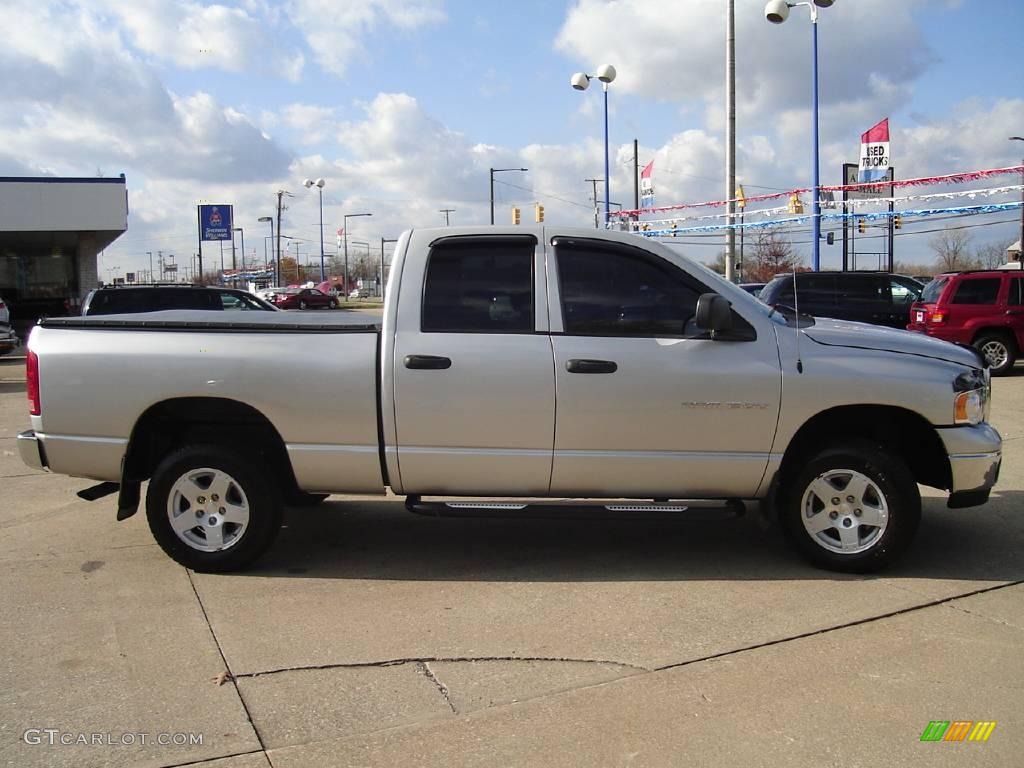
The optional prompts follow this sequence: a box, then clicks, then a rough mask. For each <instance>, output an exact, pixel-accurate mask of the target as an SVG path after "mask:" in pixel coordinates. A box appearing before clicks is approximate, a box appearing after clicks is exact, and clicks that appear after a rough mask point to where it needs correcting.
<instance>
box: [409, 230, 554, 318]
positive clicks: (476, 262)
mask: <svg viewBox="0 0 1024 768" xmlns="http://www.w3.org/2000/svg"><path fill="white" fill-rule="evenodd" d="M535 249H536V242H535V241H534V240H533V239H532V238H523V237H519V238H515V239H514V240H500V239H495V241H494V242H485V241H484V240H483V239H481V238H473V239H468V240H467V241H466V242H462V243H460V242H459V241H458V240H457V239H453V240H451V241H449V242H442V243H439V244H438V245H435V246H434V247H433V248H432V249H431V251H430V258H429V260H428V261H427V278H426V284H425V286H424V289H423V318H422V329H423V331H424V332H434V333H531V332H532V331H533V328H534V322H533V316H534V311H533V255H534V250H535Z"/></svg>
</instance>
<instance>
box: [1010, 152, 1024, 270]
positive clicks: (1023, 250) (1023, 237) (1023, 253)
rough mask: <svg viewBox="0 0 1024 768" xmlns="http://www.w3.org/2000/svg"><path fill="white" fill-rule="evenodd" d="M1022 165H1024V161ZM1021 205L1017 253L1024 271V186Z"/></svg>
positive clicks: (1023, 178)
mask: <svg viewBox="0 0 1024 768" xmlns="http://www.w3.org/2000/svg"><path fill="white" fill-rule="evenodd" d="M1010 141H1024V136H1011V137H1010ZM1021 163H1024V160H1022V161H1021ZM1020 182H1021V184H1024V171H1021V173H1020ZM1020 203H1021V205H1020V240H1018V241H1017V245H1018V246H1020V250H1019V251H1017V261H1018V262H1020V268H1021V269H1022V270H1024V186H1022V187H1021V190H1020Z"/></svg>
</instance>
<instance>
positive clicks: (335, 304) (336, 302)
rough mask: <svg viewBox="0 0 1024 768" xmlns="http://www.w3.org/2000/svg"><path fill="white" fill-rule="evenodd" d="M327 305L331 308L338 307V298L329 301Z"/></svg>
mask: <svg viewBox="0 0 1024 768" xmlns="http://www.w3.org/2000/svg"><path fill="white" fill-rule="evenodd" d="M327 306H329V307H330V308H331V309H337V308H338V300H337V299H331V300H330V301H329V302H328V303H327Z"/></svg>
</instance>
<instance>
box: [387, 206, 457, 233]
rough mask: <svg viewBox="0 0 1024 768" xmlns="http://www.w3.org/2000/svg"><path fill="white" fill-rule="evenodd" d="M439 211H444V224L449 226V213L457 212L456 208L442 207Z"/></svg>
mask: <svg viewBox="0 0 1024 768" xmlns="http://www.w3.org/2000/svg"><path fill="white" fill-rule="evenodd" d="M438 213H443V214H444V225H445V226H446V227H447V226H448V225H449V220H448V214H449V213H455V209H454V208H442V209H441V210H440V211H438ZM382 239H383V238H382Z"/></svg>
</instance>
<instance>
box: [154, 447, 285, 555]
mask: <svg viewBox="0 0 1024 768" xmlns="http://www.w3.org/2000/svg"><path fill="white" fill-rule="evenodd" d="M146 518H147V519H148V521H149V529H150V531H152V533H153V538H155V539H156V542H157V544H159V545H160V547H161V549H163V550H164V552H166V553H167V554H168V555H169V556H170V557H171V558H172V559H173V560H175V561H176V562H178V563H180V564H181V565H183V566H185V567H186V568H191V569H193V570H195V571H204V572H209V573H220V572H224V571H233V570H236V569H238V568H242V567H244V566H246V565H248V564H249V563H251V562H252V561H253V560H255V559H256V558H257V557H259V556H260V555H262V554H263V553H264V552H265V551H266V550H267V548H268V547H269V546H270V545H271V543H273V541H274V538H275V537H276V536H277V532H278V530H279V529H280V527H281V502H280V496H279V493H278V488H277V486H276V485H275V484H274V481H273V479H272V475H271V473H270V472H268V471H266V470H265V468H263V467H262V466H260V463H259V462H258V461H257V460H255V459H254V458H253V457H251V456H247V455H243V454H241V453H239V452H237V451H234V450H231V449H228V448H223V447H220V446H214V445H195V446H188V447H185V448H182V449H181V450H178V451H175V452H174V453H172V454H171V455H169V456H168V457H167V458H166V459H164V460H163V461H162V462H161V463H160V465H159V466H158V467H157V468H156V471H155V472H154V473H153V478H152V479H151V480H150V483H149V490H148V491H147V493H146Z"/></svg>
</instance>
